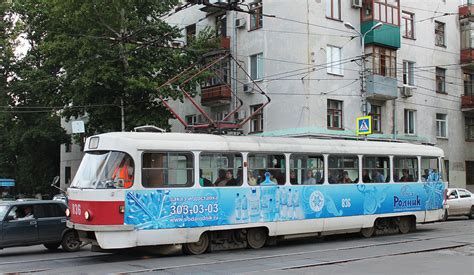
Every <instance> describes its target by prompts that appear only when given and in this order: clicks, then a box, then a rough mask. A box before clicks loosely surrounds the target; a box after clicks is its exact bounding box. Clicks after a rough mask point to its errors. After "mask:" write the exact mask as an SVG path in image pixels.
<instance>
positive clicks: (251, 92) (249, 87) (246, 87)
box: [243, 83, 255, 94]
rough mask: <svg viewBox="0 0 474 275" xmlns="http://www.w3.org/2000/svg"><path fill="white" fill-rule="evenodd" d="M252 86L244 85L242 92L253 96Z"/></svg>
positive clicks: (250, 84)
mask: <svg viewBox="0 0 474 275" xmlns="http://www.w3.org/2000/svg"><path fill="white" fill-rule="evenodd" d="M253 86H254V84H253V83H246V84H244V85H243V90H244V92H246V93H250V94H253V93H254V92H255V91H254V88H253Z"/></svg>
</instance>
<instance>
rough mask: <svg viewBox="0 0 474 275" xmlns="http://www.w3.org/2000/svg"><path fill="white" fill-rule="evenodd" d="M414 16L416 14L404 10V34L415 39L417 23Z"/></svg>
mask: <svg viewBox="0 0 474 275" xmlns="http://www.w3.org/2000/svg"><path fill="white" fill-rule="evenodd" d="M414 17H415V15H414V14H413V13H409V12H406V11H403V12H402V26H403V31H402V35H403V37H405V38H410V39H415V29H414V28H415V24H414V23H413V22H414Z"/></svg>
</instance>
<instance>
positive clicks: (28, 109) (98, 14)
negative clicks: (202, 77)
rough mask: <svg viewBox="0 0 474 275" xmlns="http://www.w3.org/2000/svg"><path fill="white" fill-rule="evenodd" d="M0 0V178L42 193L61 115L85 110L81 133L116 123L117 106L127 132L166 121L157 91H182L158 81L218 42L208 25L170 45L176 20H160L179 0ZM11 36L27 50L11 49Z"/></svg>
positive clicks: (62, 139)
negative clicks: (182, 43) (184, 43)
mask: <svg viewBox="0 0 474 275" xmlns="http://www.w3.org/2000/svg"><path fill="white" fill-rule="evenodd" d="M0 1H2V2H0V3H2V4H1V5H0V16H2V17H1V19H0V32H1V33H0V47H1V48H0V54H1V55H0V57H1V58H2V59H1V64H0V70H1V71H0V73H1V77H2V78H1V79H0V89H1V91H0V106H2V108H1V109H0V126H1V129H2V131H1V132H0V150H1V153H0V177H11V178H15V179H16V180H17V183H18V185H19V187H20V192H36V191H43V192H44V191H45V190H47V186H48V185H49V183H50V181H51V179H52V178H53V177H54V176H55V175H58V174H59V157H60V151H59V148H60V146H59V145H60V144H63V143H67V142H69V141H70V137H69V136H68V135H66V133H65V131H64V130H63V129H62V128H61V127H60V117H64V118H66V119H75V118H78V117H83V116H87V121H86V123H87V124H86V135H90V134H96V133H103V132H109V131H118V130H121V106H123V110H124V113H125V125H126V130H131V129H133V128H134V127H136V126H140V125H145V124H152V125H156V126H159V127H163V128H167V127H168V119H169V117H170V114H169V112H168V111H167V110H166V109H165V108H164V107H163V105H162V104H161V102H160V100H159V96H160V95H161V96H164V97H172V98H174V99H177V98H179V96H180V93H177V92H176V91H174V90H172V88H171V87H165V88H164V89H162V90H160V91H157V90H156V87H157V86H159V85H161V84H162V83H164V82H166V81H167V80H168V79H170V78H171V77H173V76H174V75H176V74H177V73H179V72H180V71H182V70H183V69H184V68H186V67H188V66H189V65H190V64H192V63H194V62H196V61H197V60H198V59H199V58H200V56H201V54H202V53H204V52H207V51H209V50H211V49H214V48H216V46H217V41H216V39H215V38H214V34H213V32H212V31H211V30H206V31H204V32H202V33H201V34H200V35H198V37H197V38H196V39H195V40H194V41H193V42H192V43H191V45H188V47H187V49H186V50H184V51H183V50H180V49H176V48H172V47H170V46H171V45H172V42H173V41H174V40H178V39H181V36H182V29H181V28H180V27H183V26H172V25H169V24H167V23H166V22H164V20H163V19H162V18H164V17H166V16H165V15H166V14H167V13H169V12H170V11H172V9H173V7H175V6H176V5H177V4H178V3H179V2H180V1H179V0H162V1H151V0H89V1H83V0H16V1H15V0H13V1H8V2H12V5H11V6H10V5H9V4H7V3H6V2H5V1H4V0H0ZM7 15H10V16H7ZM11 15H14V16H13V17H12V16H11ZM19 35H21V37H22V38H23V39H24V40H26V41H27V44H28V45H29V48H28V49H27V50H26V52H24V54H23V55H21V56H15V55H14V54H13V52H14V51H13V50H14V49H15V47H16V43H17V41H18V40H17V38H18V36H19ZM188 85H189V86H190V87H192V86H193V85H195V82H192V83H189V84H188ZM122 104H123V105H122Z"/></svg>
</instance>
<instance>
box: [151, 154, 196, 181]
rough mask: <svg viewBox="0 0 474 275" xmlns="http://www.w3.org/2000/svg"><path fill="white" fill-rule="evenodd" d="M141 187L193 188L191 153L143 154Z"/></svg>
mask: <svg viewBox="0 0 474 275" xmlns="http://www.w3.org/2000/svg"><path fill="white" fill-rule="evenodd" d="M142 175H143V179H142V180H143V186H144V187H146V188H160V187H166V188H168V187H190V186H193V155H192V153H174V152H173V153H171V152H170V153H145V154H143V169H142Z"/></svg>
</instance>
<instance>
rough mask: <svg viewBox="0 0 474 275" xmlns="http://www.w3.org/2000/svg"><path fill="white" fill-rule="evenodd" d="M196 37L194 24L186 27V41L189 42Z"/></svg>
mask: <svg viewBox="0 0 474 275" xmlns="http://www.w3.org/2000/svg"><path fill="white" fill-rule="evenodd" d="M194 39H196V24H192V25H189V26H187V27H186V43H187V44H188V45H189V44H191V43H192V42H193V41H194Z"/></svg>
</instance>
